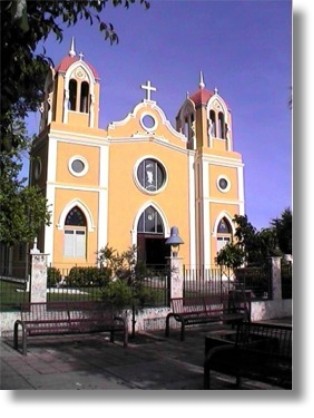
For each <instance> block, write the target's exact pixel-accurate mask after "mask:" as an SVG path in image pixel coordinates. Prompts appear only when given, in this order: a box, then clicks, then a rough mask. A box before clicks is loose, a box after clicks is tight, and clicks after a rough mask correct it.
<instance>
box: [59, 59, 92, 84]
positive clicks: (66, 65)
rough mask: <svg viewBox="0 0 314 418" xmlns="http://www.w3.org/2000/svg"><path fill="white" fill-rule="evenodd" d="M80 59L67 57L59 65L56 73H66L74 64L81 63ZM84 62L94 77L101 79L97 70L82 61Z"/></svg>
mask: <svg viewBox="0 0 314 418" xmlns="http://www.w3.org/2000/svg"><path fill="white" fill-rule="evenodd" d="M80 59H81V58H80V56H78V55H74V56H73V57H71V56H70V55H67V56H66V57H64V58H63V59H62V61H61V62H60V63H59V64H58V65H57V67H56V71H57V72H61V73H65V72H66V71H67V70H68V69H69V67H70V66H71V65H72V64H73V63H74V62H76V61H79V60H80ZM82 62H84V63H85V64H86V65H87V66H88V67H89V68H90V70H91V71H92V73H93V74H94V77H95V78H97V79H99V75H98V73H97V71H96V70H95V68H94V67H93V66H92V65H90V64H89V63H88V62H86V61H83V60H82Z"/></svg>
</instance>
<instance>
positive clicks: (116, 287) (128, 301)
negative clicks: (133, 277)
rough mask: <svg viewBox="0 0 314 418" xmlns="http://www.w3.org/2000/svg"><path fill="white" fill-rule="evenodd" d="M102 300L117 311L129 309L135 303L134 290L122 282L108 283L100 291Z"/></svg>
mask: <svg viewBox="0 0 314 418" xmlns="http://www.w3.org/2000/svg"><path fill="white" fill-rule="evenodd" d="M101 298H102V300H103V301H104V302H106V303H107V304H108V305H110V306H112V307H113V308H115V309H117V310H121V309H125V308H129V307H131V306H133V304H134V302H135V295H134V289H133V288H132V287H130V286H129V285H128V284H127V282H126V281H124V280H120V279H118V280H115V281H112V282H110V283H109V284H108V285H107V286H106V287H104V289H103V290H102V297H101Z"/></svg>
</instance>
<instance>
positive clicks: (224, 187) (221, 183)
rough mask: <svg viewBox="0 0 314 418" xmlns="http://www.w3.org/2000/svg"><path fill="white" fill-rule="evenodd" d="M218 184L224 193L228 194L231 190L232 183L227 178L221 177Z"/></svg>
mask: <svg viewBox="0 0 314 418" xmlns="http://www.w3.org/2000/svg"><path fill="white" fill-rule="evenodd" d="M217 184H218V188H219V189H220V191H222V192H227V191H228V190H229V188H230V182H229V181H228V180H227V179H226V177H219V178H218V182H217Z"/></svg>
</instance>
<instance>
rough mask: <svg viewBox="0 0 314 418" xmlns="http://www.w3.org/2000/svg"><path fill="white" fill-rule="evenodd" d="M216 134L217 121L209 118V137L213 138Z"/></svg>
mask: <svg viewBox="0 0 314 418" xmlns="http://www.w3.org/2000/svg"><path fill="white" fill-rule="evenodd" d="M214 136H215V123H214V122H213V121H212V120H211V119H209V122H208V137H209V139H212V138H213V137H214Z"/></svg>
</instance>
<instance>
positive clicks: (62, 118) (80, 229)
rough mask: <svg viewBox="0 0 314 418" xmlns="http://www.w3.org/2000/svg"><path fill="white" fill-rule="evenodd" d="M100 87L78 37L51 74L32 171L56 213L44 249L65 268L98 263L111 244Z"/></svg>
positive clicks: (42, 240)
mask: <svg viewBox="0 0 314 418" xmlns="http://www.w3.org/2000/svg"><path fill="white" fill-rule="evenodd" d="M99 87H100V80H99V76H98V73H97V71H96V70H95V68H94V67H93V66H92V65H91V64H90V63H88V62H87V61H86V60H85V59H84V56H83V54H82V53H79V54H77V53H76V48H75V41H74V38H72V40H71V44H70V49H69V52H68V55H67V56H65V57H64V58H63V59H62V60H61V62H60V63H59V64H58V65H57V66H56V67H55V68H51V69H50V71H49V74H48V75H47V79H46V84H45V93H44V98H43V99H44V100H43V103H42V106H41V109H40V110H41V120H40V127H39V135H38V137H37V138H36V139H35V140H34V142H33V143H32V159H31V160H32V162H31V167H30V182H31V183H32V184H36V185H38V186H39V187H40V188H41V189H42V191H43V194H44V195H45V196H46V198H47V201H48V205H49V208H50V210H51V225H50V226H46V227H44V228H43V231H42V233H41V234H40V236H39V237H38V246H39V248H40V250H41V251H43V252H45V253H47V254H49V260H50V261H52V260H53V261H54V262H58V263H60V264H62V265H64V266H65V267H66V266H67V265H68V264H69V265H70V264H71V263H72V262H73V260H74V259H76V262H79V263H81V264H86V263H92V264H94V263H95V254H96V252H97V251H98V249H99V248H100V247H102V246H104V245H106V239H107V199H108V190H107V187H108V175H107V170H108V160H109V149H108V141H107V140H106V131H105V130H104V129H100V128H99V127H98V122H99V121H98V117H99V99H100V98H99V94H100V88H99ZM101 167H102V168H101ZM100 213H101V216H100ZM99 218H101V219H99ZM95 225H99V226H100V228H99V230H98V231H97V230H96V228H95Z"/></svg>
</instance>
